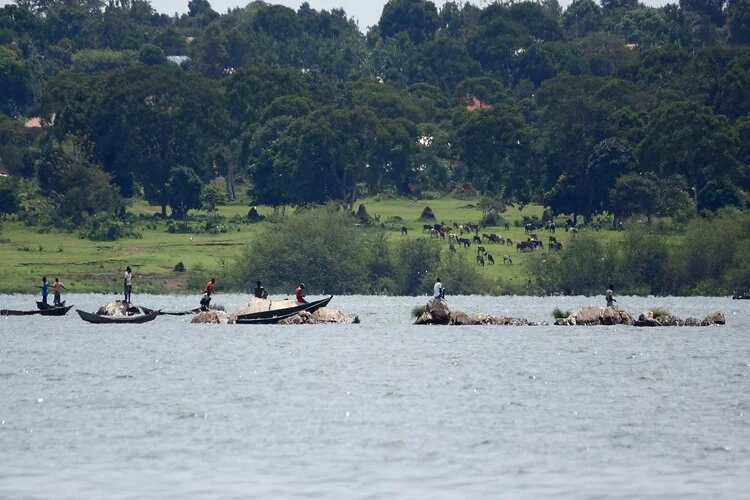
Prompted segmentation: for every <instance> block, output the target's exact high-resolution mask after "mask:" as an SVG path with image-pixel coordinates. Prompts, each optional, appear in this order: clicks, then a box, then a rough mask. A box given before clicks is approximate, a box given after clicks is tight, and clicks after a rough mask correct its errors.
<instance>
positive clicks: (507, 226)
mask: <svg viewBox="0 0 750 500" xmlns="http://www.w3.org/2000/svg"><path fill="white" fill-rule="evenodd" d="M505 230H506V231H510V224H508V223H507V222H506V223H505Z"/></svg>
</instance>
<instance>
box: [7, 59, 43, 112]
mask: <svg viewBox="0 0 750 500" xmlns="http://www.w3.org/2000/svg"><path fill="white" fill-rule="evenodd" d="M35 87H36V82H35V78H34V76H33V73H32V71H31V68H30V67H29V61H27V60H24V59H23V58H22V57H19V54H18V53H17V52H16V51H14V50H12V49H11V48H8V47H5V46H2V45H0V88H2V89H3V91H2V93H1V94H0V113H3V114H6V115H10V116H15V115H19V114H24V113H25V112H26V109H27V108H28V107H29V106H31V105H32V104H33V103H34V99H35V97H36V88H35Z"/></svg>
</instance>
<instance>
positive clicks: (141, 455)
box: [0, 295, 750, 499]
mask: <svg viewBox="0 0 750 500" xmlns="http://www.w3.org/2000/svg"><path fill="white" fill-rule="evenodd" d="M66 298H67V300H68V303H75V304H76V306H77V307H80V308H82V309H85V310H95V309H96V307H97V306H98V305H99V304H101V303H103V302H105V301H106V300H107V297H105V296H101V295H77V296H76V295H68V296H67V297H66ZM133 298H134V301H136V302H137V303H139V304H142V305H147V306H149V307H154V308H157V307H158V308H163V309H165V310H182V309H188V308H191V307H194V306H195V305H196V304H195V303H196V302H197V298H196V297H170V296H135V295H134V297H133ZM33 301H34V298H33V297H30V296H0V308H13V309H28V308H30V307H29V305H31V306H32V307H33V304H34V302H33ZM214 301H215V302H218V303H221V304H223V305H224V306H225V307H226V308H227V310H232V309H234V308H235V307H237V306H239V305H241V304H243V303H245V302H246V301H247V297H243V296H240V295H229V296H222V295H217V296H216V298H215V299H214ZM449 301H450V304H451V306H452V307H454V308H456V309H461V310H465V311H467V312H476V311H482V312H487V313H490V314H495V315H499V314H510V315H513V316H518V317H525V318H528V319H529V320H533V321H550V320H551V318H550V313H551V311H552V309H553V308H554V307H561V308H563V309H569V310H577V309H578V308H580V307H581V306H583V305H587V304H591V303H601V302H603V299H602V298H601V297H593V298H585V297H565V298H544V299H538V298H526V297H511V298H506V297H501V298H497V297H450V298H449ZM623 301H624V302H623ZM424 302H425V299H424V298H411V297H399V298H384V297H335V298H334V300H333V301H332V302H331V306H332V307H335V308H338V309H341V310H344V311H347V312H354V313H357V314H359V315H360V318H361V320H362V323H361V324H360V325H351V326H326V325H318V326H287V327H281V326H272V325H269V326H234V325H191V324H189V319H190V318H189V317H164V316H162V317H159V318H157V320H156V321H153V322H151V323H148V324H144V325H91V324H87V323H84V322H83V321H82V320H80V319H79V318H78V316H77V315H76V314H75V312H74V311H71V313H69V314H68V316H66V317H63V318H50V317H35V316H32V317H2V318H0V498H3V499H22V498H23V499H26V498H70V499H81V498H128V499H130V498H152V499H157V498H158V499H161V498H251V497H266V498H295V497H299V498H303V497H304V498H316V497H317V498H368V499H369V498H373V499H376V498H393V497H397V498H529V499H531V498H645V497H650V498H675V499H677V498H679V499H683V498H709V497H718V498H747V495H748V491H749V490H750V479H748V478H749V477H750V473H749V472H748V471H750V425H748V424H749V419H750V401H749V400H750V378H749V374H750V347H748V346H749V339H748V332H749V331H750V328H749V327H750V314H749V313H750V301H732V300H728V299H715V298H710V299H706V298H690V299H685V298H679V299H678V298H651V299H648V298H632V297H622V298H621V302H620V303H621V304H622V305H624V306H625V307H626V308H627V309H629V310H633V311H634V310H640V309H644V308H645V307H646V306H662V307H665V308H667V309H669V310H670V311H671V312H672V313H675V314H677V315H679V316H682V317H687V316H696V317H703V316H705V314H706V313H708V312H710V311H713V310H722V311H724V312H725V313H726V315H727V321H728V325H727V326H726V327H710V328H670V329H636V328H629V327H589V328H586V327H567V328H563V327H555V326H539V327H489V326H484V327H417V326H412V325H411V321H412V320H411V318H410V310H411V308H412V307H413V306H414V305H419V304H422V303H424Z"/></svg>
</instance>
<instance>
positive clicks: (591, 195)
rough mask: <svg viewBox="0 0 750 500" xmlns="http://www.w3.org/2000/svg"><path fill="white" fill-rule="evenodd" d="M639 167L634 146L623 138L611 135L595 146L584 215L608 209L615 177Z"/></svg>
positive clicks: (586, 186)
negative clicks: (610, 191)
mask: <svg viewBox="0 0 750 500" xmlns="http://www.w3.org/2000/svg"><path fill="white" fill-rule="evenodd" d="M637 169H638V158H636V156H635V152H634V151H633V148H632V147H631V146H630V144H628V143H627V142H626V141H624V140H623V139H619V138H616V137H610V138H608V139H605V140H603V141H602V142H600V143H599V144H597V145H596V146H595V147H594V150H593V151H592V152H591V156H589V161H588V166H587V167H586V176H585V181H584V182H585V184H584V185H585V189H586V193H587V195H588V205H587V207H586V211H585V212H584V217H585V218H586V220H588V219H589V218H590V217H591V214H592V213H594V212H599V211H601V210H604V209H606V207H607V206H608V204H609V199H608V197H609V190H610V188H611V187H612V186H613V185H614V183H615V179H617V178H618V177H620V176H621V175H623V174H627V173H628V172H633V171H635V170H637Z"/></svg>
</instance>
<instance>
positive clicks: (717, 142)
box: [639, 101, 739, 210]
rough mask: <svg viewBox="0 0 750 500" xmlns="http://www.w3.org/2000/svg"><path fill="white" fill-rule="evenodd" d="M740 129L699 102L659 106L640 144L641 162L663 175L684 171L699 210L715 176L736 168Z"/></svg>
mask: <svg viewBox="0 0 750 500" xmlns="http://www.w3.org/2000/svg"><path fill="white" fill-rule="evenodd" d="M738 146H739V144H738V139H737V132H736V131H735V130H734V129H732V128H731V127H730V126H729V122H728V120H727V118H726V117H725V116H722V115H715V114H714V113H713V111H712V110H711V108H709V107H707V106H703V105H700V104H697V103H695V102H690V101H683V102H676V103H670V104H666V105H663V106H660V107H659V108H657V109H656V110H655V111H654V113H653V114H652V116H651V118H650V120H649V123H648V126H647V128H646V134H645V138H644V139H643V142H641V144H640V146H639V156H640V160H641V164H643V165H645V166H646V167H647V168H649V169H650V170H653V171H657V172H661V173H662V174H680V175H682V176H684V177H685V179H687V181H688V183H690V187H691V189H692V190H693V192H694V194H695V195H694V199H695V205H696V208H695V209H696V210H699V209H700V208H702V207H701V205H700V196H699V194H700V193H701V190H702V189H703V188H704V187H706V185H707V183H708V181H709V180H710V179H712V178H717V177H721V176H723V175H727V174H730V173H732V172H733V171H734V170H735V168H736V163H737V162H736V159H735V155H736V153H737V150H738Z"/></svg>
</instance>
